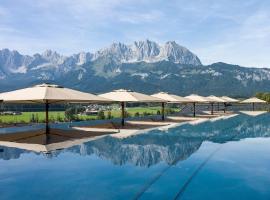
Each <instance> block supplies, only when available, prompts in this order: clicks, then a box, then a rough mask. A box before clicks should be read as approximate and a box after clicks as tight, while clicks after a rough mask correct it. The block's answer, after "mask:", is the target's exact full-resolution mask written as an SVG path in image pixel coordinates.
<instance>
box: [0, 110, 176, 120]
mask: <svg viewBox="0 0 270 200" xmlns="http://www.w3.org/2000/svg"><path fill="white" fill-rule="evenodd" d="M160 109H161V108H160V107H130V108H127V112H128V114H129V115H130V116H134V115H135V113H139V114H140V115H143V113H148V114H152V115H156V114H157V111H158V110H159V111H160ZM173 110H174V111H177V109H173ZM108 112H109V111H105V112H104V114H105V117H107V115H108ZM32 115H34V116H35V118H36V117H37V118H38V120H39V122H42V121H44V120H45V112H22V115H0V123H20V122H22V123H29V122H30V120H31V118H32ZM111 116H112V117H113V118H117V117H120V116H121V110H120V109H117V110H112V111H111ZM49 118H50V120H51V121H55V120H57V119H61V120H64V119H65V112H64V111H51V112H49ZM78 118H79V119H80V120H91V119H97V115H78ZM57 121H58V120H57Z"/></svg>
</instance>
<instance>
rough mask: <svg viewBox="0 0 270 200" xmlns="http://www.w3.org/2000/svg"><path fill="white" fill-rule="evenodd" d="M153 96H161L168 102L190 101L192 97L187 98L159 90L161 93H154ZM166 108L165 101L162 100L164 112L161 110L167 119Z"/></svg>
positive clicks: (160, 97)
mask: <svg viewBox="0 0 270 200" xmlns="http://www.w3.org/2000/svg"><path fill="white" fill-rule="evenodd" d="M151 96H152V97H156V98H159V99H163V100H164V101H166V102H167V103H189V102H190V99H187V98H185V97H181V96H178V95H174V94H169V93H166V92H159V93H156V94H153V95H151ZM164 108H165V102H162V112H161V113H162V120H164V119H165V116H164Z"/></svg>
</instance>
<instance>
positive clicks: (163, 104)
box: [161, 102, 165, 121]
mask: <svg viewBox="0 0 270 200" xmlns="http://www.w3.org/2000/svg"><path fill="white" fill-rule="evenodd" d="M164 110H165V103H164V102H162V103H161V115H162V121H164V120H165V114H164Z"/></svg>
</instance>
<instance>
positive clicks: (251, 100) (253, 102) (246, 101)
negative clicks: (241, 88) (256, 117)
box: [241, 97, 267, 111]
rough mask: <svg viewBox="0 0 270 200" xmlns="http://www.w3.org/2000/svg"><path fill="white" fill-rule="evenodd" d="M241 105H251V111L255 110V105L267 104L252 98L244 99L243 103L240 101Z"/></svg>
mask: <svg viewBox="0 0 270 200" xmlns="http://www.w3.org/2000/svg"><path fill="white" fill-rule="evenodd" d="M241 103H251V104H252V110H253V111H254V110H255V103H267V102H266V101H264V100H261V99H258V98H257V97H252V98H249V99H246V100H244V101H241Z"/></svg>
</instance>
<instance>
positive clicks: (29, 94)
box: [0, 84, 111, 104]
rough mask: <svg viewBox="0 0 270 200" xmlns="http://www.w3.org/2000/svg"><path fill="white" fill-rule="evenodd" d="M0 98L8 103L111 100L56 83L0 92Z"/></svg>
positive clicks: (95, 101)
mask: <svg viewBox="0 0 270 200" xmlns="http://www.w3.org/2000/svg"><path fill="white" fill-rule="evenodd" d="M0 99H1V100H3V101H4V102H8V103H49V104H50V103H64V102H74V103H83V102H88V103H98V102H111V100H108V99H105V98H103V97H99V96H97V95H94V94H90V93H85V92H80V91H77V90H72V89H68V88H64V87H61V86H58V85H51V84H40V85H35V86H33V87H29V88H25V89H20V90H14V91H11V92H5V93H1V94H0Z"/></svg>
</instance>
